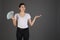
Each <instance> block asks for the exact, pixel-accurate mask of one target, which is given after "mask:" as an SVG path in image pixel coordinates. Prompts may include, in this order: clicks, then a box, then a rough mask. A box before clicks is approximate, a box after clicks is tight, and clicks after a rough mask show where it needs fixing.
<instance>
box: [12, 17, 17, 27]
mask: <svg viewBox="0 0 60 40" xmlns="http://www.w3.org/2000/svg"><path fill="white" fill-rule="evenodd" d="M16 21H17V20H16V19H15V18H14V17H12V22H13V25H14V26H15V27H16Z"/></svg>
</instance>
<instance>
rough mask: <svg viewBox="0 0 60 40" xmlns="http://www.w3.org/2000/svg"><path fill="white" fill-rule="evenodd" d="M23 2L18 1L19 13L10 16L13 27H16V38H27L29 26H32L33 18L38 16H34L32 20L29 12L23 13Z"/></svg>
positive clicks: (25, 39)
mask: <svg viewBox="0 0 60 40" xmlns="http://www.w3.org/2000/svg"><path fill="white" fill-rule="evenodd" d="M25 9H26V7H25V4H24V3H20V4H19V11H20V12H19V13H17V14H15V16H14V17H12V21H13V24H14V26H15V27H17V32H16V37H17V40H22V38H23V40H29V27H28V23H29V24H30V26H33V24H34V22H35V20H36V19H37V18H39V17H40V16H35V17H34V19H33V20H31V16H30V14H29V13H25Z"/></svg>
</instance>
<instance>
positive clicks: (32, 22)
mask: <svg viewBox="0 0 60 40" xmlns="http://www.w3.org/2000/svg"><path fill="white" fill-rule="evenodd" d="M35 20H36V18H35V17H34V19H33V20H32V21H31V26H33V25H34V23H35Z"/></svg>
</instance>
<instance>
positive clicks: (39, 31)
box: [0, 0, 60, 40]
mask: <svg viewBox="0 0 60 40" xmlns="http://www.w3.org/2000/svg"><path fill="white" fill-rule="evenodd" d="M21 2H24V3H25V4H26V8H27V9H26V12H28V13H30V14H31V16H32V19H33V18H34V16H36V15H39V14H42V15H43V16H42V17H40V18H39V19H37V20H36V22H35V24H34V25H33V27H30V26H29V27H30V40H55V39H56V38H57V39H59V36H60V35H59V34H60V24H59V23H60V21H59V20H60V18H59V16H60V15H59V14H60V12H59V10H60V5H59V4H60V1H58V0H57V1H56V0H0V40H16V28H14V26H13V24H12V20H7V19H6V14H7V12H9V11H11V10H13V11H15V13H17V12H19V9H18V5H19V4H20V3H21Z"/></svg>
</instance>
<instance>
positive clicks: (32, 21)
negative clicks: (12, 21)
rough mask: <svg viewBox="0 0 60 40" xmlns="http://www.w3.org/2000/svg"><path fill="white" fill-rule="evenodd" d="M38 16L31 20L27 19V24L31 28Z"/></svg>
mask: <svg viewBox="0 0 60 40" xmlns="http://www.w3.org/2000/svg"><path fill="white" fill-rule="evenodd" d="M39 17H40V16H35V17H34V19H33V20H31V19H29V20H28V21H29V24H30V26H33V24H34V23H35V21H36V19H37V18H39Z"/></svg>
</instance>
